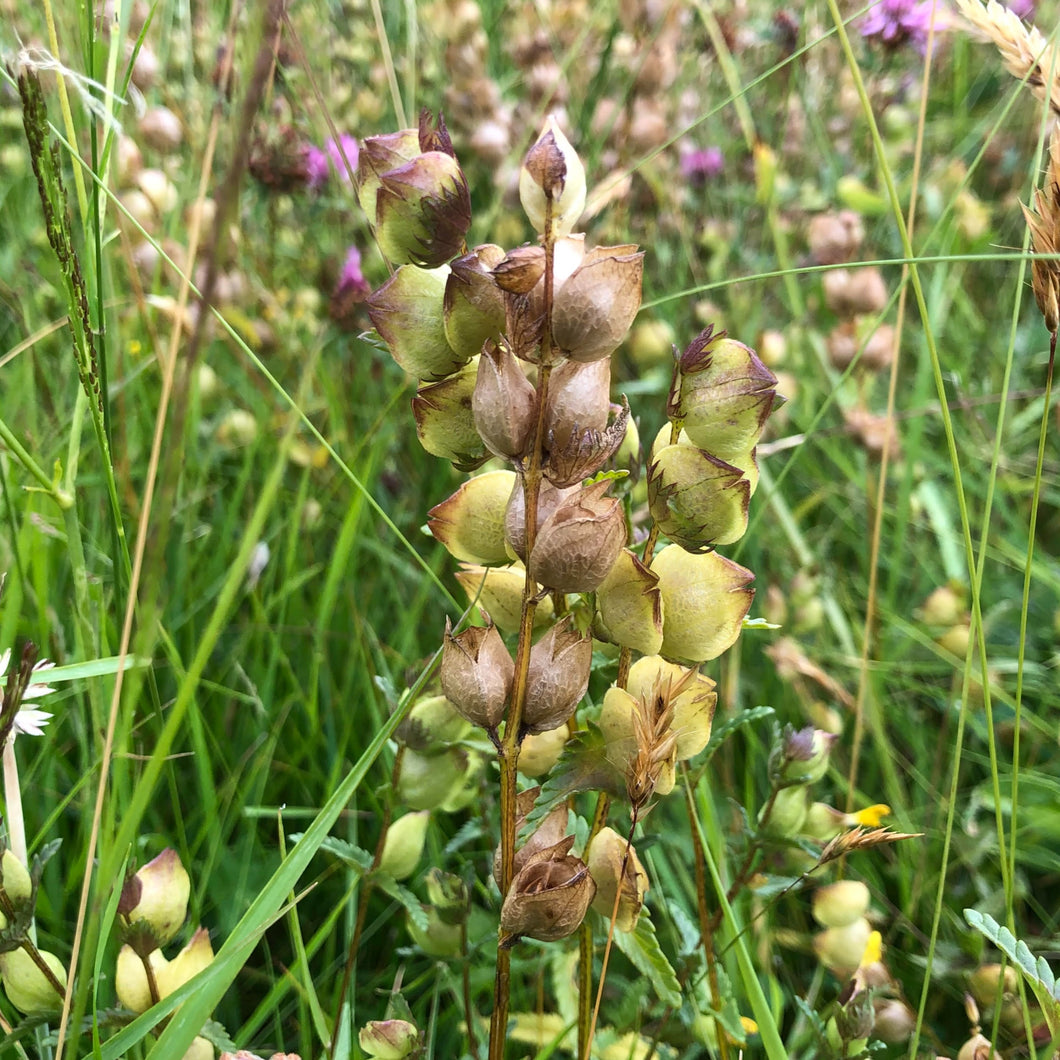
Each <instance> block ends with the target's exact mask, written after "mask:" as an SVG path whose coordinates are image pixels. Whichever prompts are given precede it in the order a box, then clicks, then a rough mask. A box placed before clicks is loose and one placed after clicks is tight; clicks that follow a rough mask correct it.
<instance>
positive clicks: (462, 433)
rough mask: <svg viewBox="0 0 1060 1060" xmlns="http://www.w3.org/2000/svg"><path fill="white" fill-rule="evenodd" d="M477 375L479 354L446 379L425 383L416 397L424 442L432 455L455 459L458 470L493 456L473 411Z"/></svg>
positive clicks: (419, 430) (416, 414) (418, 431)
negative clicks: (480, 432) (487, 447)
mask: <svg viewBox="0 0 1060 1060" xmlns="http://www.w3.org/2000/svg"><path fill="white" fill-rule="evenodd" d="M477 378H478V358H477V357H475V358H472V360H471V361H470V362H468V363H467V364H465V365H464V367H463V368H461V369H459V370H458V371H456V372H454V373H453V374H452V375H449V376H446V377H445V379H441V380H439V381H438V382H437V383H424V384H423V385H421V386H420V388H419V389H418V390H417V391H416V396H415V397H414V398H413V399H412V414H413V416H414V417H415V418H416V436H417V437H418V438H419V440H420V445H422V446H423V448H424V449H426V450H427V452H428V453H430V454H431V455H432V456H440V457H441V458H442V459H443V460H451V461H452V462H453V464H454V465H455V467H456V469H457V470H458V471H474V470H475V468H477V467H478V466H479V465H480V464H483V463H485V461H486V460H487V458H488V457H489V451H488V450H487V449H486V444H485V442H483V441H482V438H481V436H480V435H479V433H478V431H477V430H476V429H475V417H474V415H473V414H472V411H471V395H472V394H473V393H474V390H475V380H476V379H477Z"/></svg>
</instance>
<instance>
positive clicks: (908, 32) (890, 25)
mask: <svg viewBox="0 0 1060 1060" xmlns="http://www.w3.org/2000/svg"><path fill="white" fill-rule="evenodd" d="M932 8H935V9H936V11H935V16H934V17H935V29H936V30H939V29H941V28H942V24H943V18H942V17H941V16H942V5H941V4H938V3H936V0H877V3H875V4H874V5H873V6H872V8H871V9H870V10H869V13H868V14H867V15H866V16H865V21H864V22H862V23H861V35H862V36H863V37H865V38H866V39H869V40H877V41H879V42H880V43H881V44H883V45H884V46H885V47H887V48H901V47H904V46H905V45H906V44H912V45H913V47H914V48H916V50H917V51H918V52H920V53H921V54H923V53H924V51H925V50H926V49H927V39H928V33H929V31H930V29H931V18H932Z"/></svg>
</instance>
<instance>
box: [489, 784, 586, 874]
mask: <svg viewBox="0 0 1060 1060" xmlns="http://www.w3.org/2000/svg"><path fill="white" fill-rule="evenodd" d="M540 794H541V788H540V787H536V786H535V787H532V788H527V789H526V790H525V791H520V792H519V794H518V795H516V797H515V834H516V836H518V835H519V834H520V833H521V832H522V830H523V824H524V823H525V822H526V818H527V817H528V816H529V815H530V811H531V810H532V809H533V808H534V802H535V801H536V800H537V797H538V795H540ZM567 816H568V815H567V804H566V803H565V802H561V803H560V804H559V805H558V806H553V807H552V809H551V810H549V812H548V813H547V814H546V815H545V818H544V820H543V821H542V822H541V823H540V824H539V825H538V826H537V828H535V829H534V831H533V832H531V833H530V835H529V837H528V838H527V840H526V842H525V843H523V845H522V846H520V847H519V848H518V849H517V850H516V851H515V860H514V861H513V862H512V875H513V876H514V875H516V874H517V873H518V872H519V871H520V870H521V869H522V868H523V866H524V865H525V864H526V863H527V862H528V861H529V860H530V859H531V858H532V857H535V856H536V855H538V854H540V853H541V851H543V850H551V849H552V848H553V847H555V845H556V844H557V843H559V842H561V841H562V840H563V838H564V837H565V836H566V834H567ZM493 878H494V879H495V880H496V881H497V885H498V886H500V882H501V848H500V845H498V846H497V848H496V849H495V850H494V851H493Z"/></svg>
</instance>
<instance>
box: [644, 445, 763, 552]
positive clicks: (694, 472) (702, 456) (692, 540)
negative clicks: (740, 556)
mask: <svg viewBox="0 0 1060 1060" xmlns="http://www.w3.org/2000/svg"><path fill="white" fill-rule="evenodd" d="M750 499H751V483H750V481H749V480H748V479H747V477H746V476H745V475H744V473H743V472H742V471H741V470H740V469H739V468H738V467H734V466H733V465H732V464H729V463H726V462H725V461H724V460H720V459H718V458H717V457H716V456H712V455H711V454H710V453H708V452H706V451H704V450H702V449H697V448H696V447H695V446H694V445H681V444H678V445H667V446H663V448H662V449H659V450H658V451H657V452H655V453H654V455H653V456H652V459H651V462H650V463H649V465H648V506H649V508H650V509H651V514H652V518H653V519H654V520H655V523H656V525H657V526H658V528H659V530H660V532H661V533H663V534H665V535H666V536H667V537H668V538H670V540H672V541H675V542H677V544H679V545H681V547H682V548H684V549H687V550H688V551H689V552H698V551H700V550H702V549H706V548H713V547H714V546H715V545H730V544H732V543H733V542H734V541H739V539H740V538H741V537H743V535H744V532H745V531H746V530H747V520H748V513H749V509H750Z"/></svg>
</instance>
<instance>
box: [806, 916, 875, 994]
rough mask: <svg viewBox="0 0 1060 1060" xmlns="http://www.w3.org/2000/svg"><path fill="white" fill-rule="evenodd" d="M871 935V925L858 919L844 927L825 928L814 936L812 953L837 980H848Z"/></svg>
mask: <svg viewBox="0 0 1060 1060" xmlns="http://www.w3.org/2000/svg"><path fill="white" fill-rule="evenodd" d="M871 934H872V925H871V924H870V923H869V922H868V921H867V920H866V919H865V918H864V917H858V919H857V920H855V921H853V922H852V923H850V924H847V925H846V926H844V927H837V928H827V929H826V930H824V931H820V932H818V933H817V934H816V935H814V937H813V951H814V953H815V954H816V955H817V959H818V960H819V961H820V962H821V964H823V965H824V966H825V967H826V968H827V969H828V970H829V971H830V972H832V973H833V974H834V975H835V976H836V978H837V979H848V978H850V976H852V975H853V974H854V972H855V971H856V970H857V968H858V965H859V964H861V958H862V957H863V956H864V954H865V947H866V946H867V945H868V943H869V936H870V935H871Z"/></svg>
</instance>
